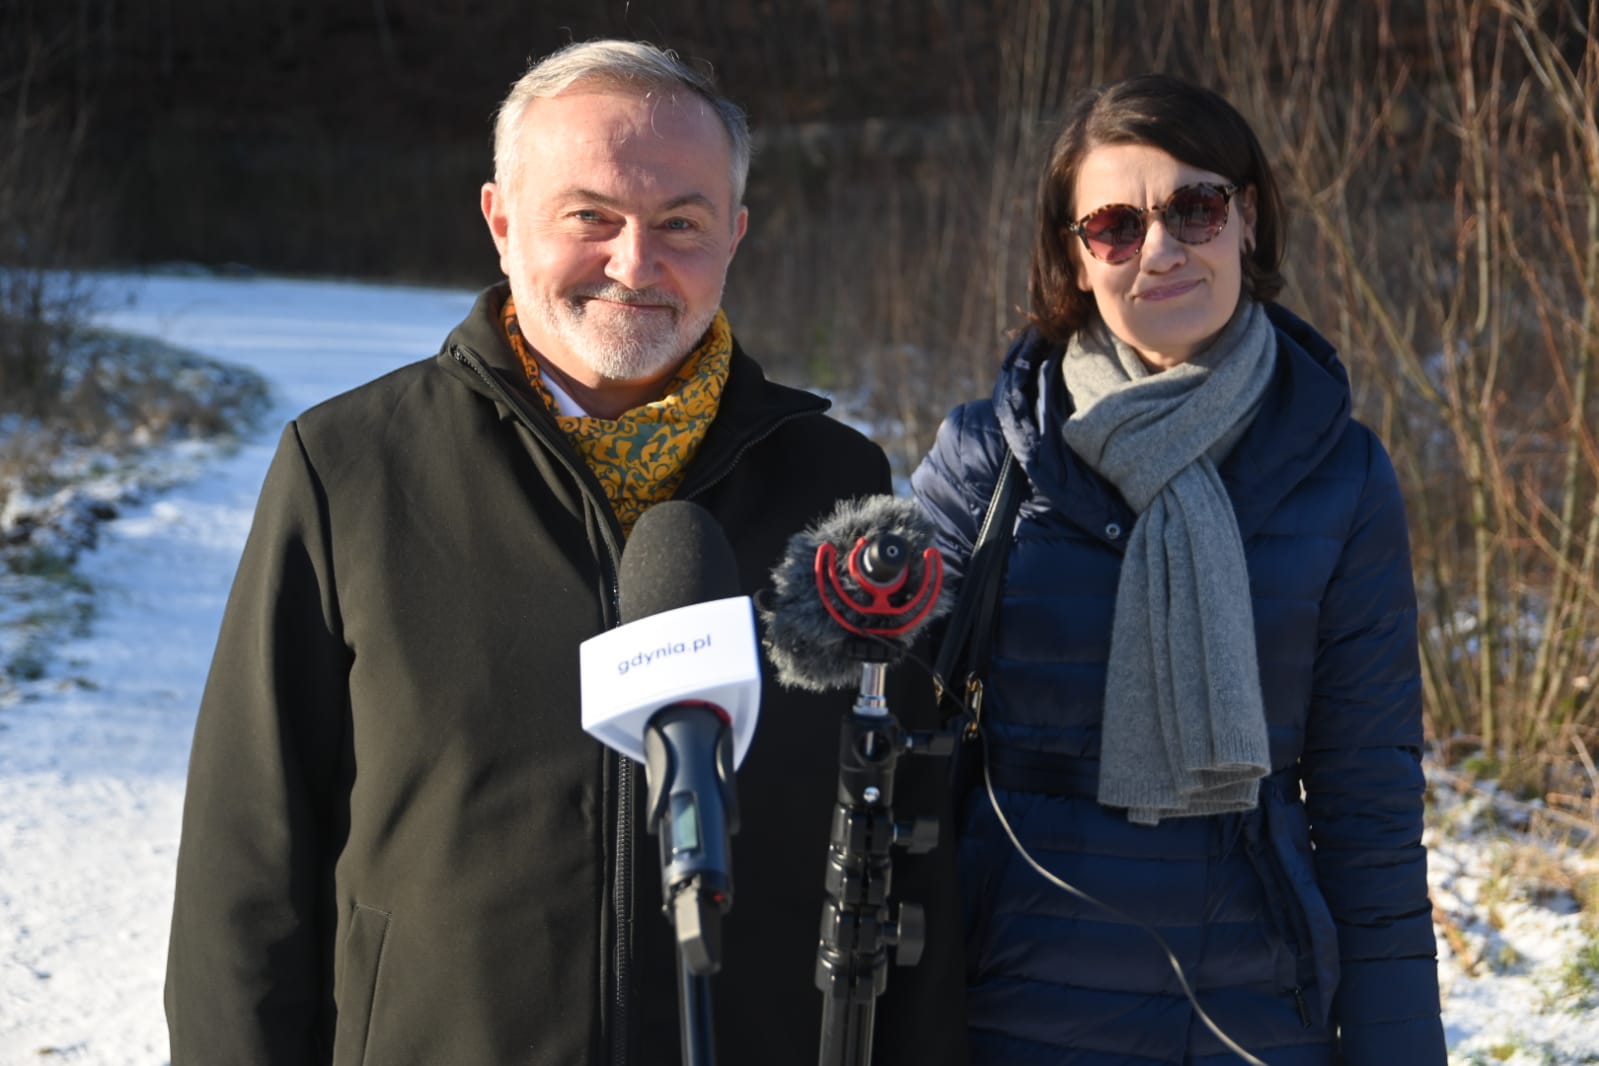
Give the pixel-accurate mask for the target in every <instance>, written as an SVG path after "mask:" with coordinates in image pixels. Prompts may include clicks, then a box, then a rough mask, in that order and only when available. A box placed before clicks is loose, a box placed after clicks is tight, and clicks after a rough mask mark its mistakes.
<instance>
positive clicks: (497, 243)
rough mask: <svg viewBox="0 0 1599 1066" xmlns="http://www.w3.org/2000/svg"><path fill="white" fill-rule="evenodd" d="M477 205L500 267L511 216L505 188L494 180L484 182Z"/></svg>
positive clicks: (507, 239) (502, 263) (505, 248)
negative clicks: (487, 228) (481, 211)
mask: <svg viewBox="0 0 1599 1066" xmlns="http://www.w3.org/2000/svg"><path fill="white" fill-rule="evenodd" d="M480 201H481V202H480V204H479V206H480V207H481V208H482V210H483V221H484V222H487V223H488V226H489V236H490V237H492V238H493V239H494V247H495V248H496V249H497V250H498V251H499V253H500V260H501V267H502V268H503V267H504V259H505V253H506V251H507V250H508V249H509V247H510V243H511V241H510V231H511V216H510V213H509V212H508V211H507V210H506V206H507V205H506V202H505V190H503V189H502V188H500V186H498V185H496V184H495V183H494V182H492V181H489V182H484V184H483V192H482V195H481V197H480Z"/></svg>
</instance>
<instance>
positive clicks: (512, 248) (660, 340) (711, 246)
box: [482, 83, 748, 392]
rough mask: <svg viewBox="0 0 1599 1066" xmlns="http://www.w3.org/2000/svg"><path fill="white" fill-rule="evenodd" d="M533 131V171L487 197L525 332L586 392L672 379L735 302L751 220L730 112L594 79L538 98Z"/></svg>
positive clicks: (523, 126)
mask: <svg viewBox="0 0 1599 1066" xmlns="http://www.w3.org/2000/svg"><path fill="white" fill-rule="evenodd" d="M519 136H520V138H521V142H520V143H521V148H522V152H521V159H522V167H521V172H520V173H519V174H515V175H510V176H507V175H501V176H502V177H505V178H506V184H504V185H495V184H489V185H485V186H484V187H483V204H482V206H483V216H484V218H485V219H486V220H487V221H488V224H489V231H490V233H491V234H492V235H493V237H494V244H495V247H496V248H498V249H499V252H500V267H501V269H502V270H504V271H505V274H506V276H507V277H509V278H510V279H511V293H512V295H513V296H514V297H515V299H516V306H517V316H518V319H519V325H520V327H521V330H522V333H523V335H524V336H525V337H526V339H527V341H528V343H529V344H531V345H532V347H533V349H534V350H535V351H536V352H537V353H538V354H539V357H540V359H541V361H542V362H546V363H548V364H552V365H553V366H554V368H555V369H556V370H557V371H558V372H559V373H561V374H563V375H565V376H566V377H567V378H568V379H570V380H571V381H573V382H575V383H577V384H579V385H581V386H583V387H585V388H589V389H595V390H599V391H600V392H604V391H605V390H606V389H607V387H609V386H614V385H616V384H619V383H626V384H627V385H630V386H633V387H635V388H636V387H637V386H640V385H648V384H656V383H661V384H664V381H665V379H666V378H668V377H669V376H670V375H671V374H672V373H673V372H674V371H675V370H676V369H677V367H678V366H679V365H681V363H682V361H683V359H684V358H685V357H686V356H687V355H688V354H689V353H690V352H691V351H693V350H694V347H695V345H696V344H697V343H698V342H699V339H700V337H701V336H703V335H704V333H705V330H706V329H707V327H709V325H710V322H711V319H712V318H714V317H715V315H716V310H717V308H718V307H720V306H721V302H722V285H723V283H724V281H725V280H726V278H727V267H728V264H729V263H730V262H731V261H732V259H733V252H734V251H735V250H736V249H737V248H738V242H739V240H740V239H741V238H742V237H743V236H744V228H745V225H746V224H747V221H748V213H747V212H746V211H745V210H744V209H743V208H742V207H740V208H738V209H737V210H736V211H735V207H734V204H733V202H732V200H733V188H732V148H731V145H730V143H729V140H728V135H727V132H726V130H725V129H724V128H723V126H722V124H721V121H720V120H719V119H718V118H717V117H716V114H715V113H714V112H713V111H712V110H711V109H710V108H709V107H708V106H707V105H706V104H705V103H704V102H703V101H702V100H700V99H699V97H697V96H695V95H694V94H692V93H690V92H688V91H686V90H685V91H684V92H683V93H682V94H680V95H678V96H676V97H666V98H664V99H663V98H661V97H659V96H651V97H643V96H639V95H636V94H632V93H629V92H628V91H626V90H625V89H618V88H612V87H608V86H607V87H598V86H594V87H585V86H584V85H582V84H581V83H580V84H578V85H576V86H574V87H573V88H571V89H569V90H567V91H566V92H564V93H562V94H561V95H559V96H555V97H551V98H549V99H544V100H534V101H533V102H532V103H530V104H529V105H528V107H527V110H526V111H525V112H523V115H522V120H521V123H520V128H519Z"/></svg>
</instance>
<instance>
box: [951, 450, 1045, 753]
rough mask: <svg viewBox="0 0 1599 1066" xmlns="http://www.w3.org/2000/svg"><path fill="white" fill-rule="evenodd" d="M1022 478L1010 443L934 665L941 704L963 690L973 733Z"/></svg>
mask: <svg viewBox="0 0 1599 1066" xmlns="http://www.w3.org/2000/svg"><path fill="white" fill-rule="evenodd" d="M1022 477H1023V475H1022V472H1021V465H1020V464H1019V463H1017V462H1016V456H1015V455H1014V454H1012V452H1011V450H1010V447H1009V446H1008V445H1007V446H1006V448H1005V458H1004V461H1003V462H1002V463H1001V464H1000V468H999V478H998V480H997V481H996V482H995V483H994V495H993V498H992V499H990V500H989V501H988V513H987V514H986V515H984V516H983V524H982V525H981V526H979V527H978V530H977V541H976V543H975V544H973V545H972V557H971V560H970V562H969V563H968V565H967V567H966V575H965V577H964V578H963V579H962V581H961V589H960V595H959V596H958V597H957V598H956V600H955V608H954V610H952V611H951V612H950V616H949V623H948V624H947V625H946V626H945V627H944V640H943V643H942V644H941V645H940V646H939V649H938V659H937V661H936V662H935V663H934V675H935V676H934V678H933V686H934V693H935V695H936V696H937V698H938V700H939V702H943V698H944V691H945V686H946V685H947V684H951V683H953V684H957V685H962V686H964V689H963V691H962V693H961V702H962V704H963V705H964V706H965V708H966V711H967V713H968V714H969V715H970V716H971V719H972V721H971V723H970V726H969V731H971V730H975V727H976V725H977V722H978V720H979V719H980V718H981V716H982V708H983V681H982V675H983V673H984V671H986V670H987V669H988V649H989V644H990V642H991V641H992V640H993V636H994V612H995V611H996V610H997V609H998V606H999V586H1000V578H1001V576H1002V575H1003V574H1004V573H1005V558H1006V556H1007V555H1008V554H1009V551H1010V541H1011V532H1012V530H1013V527H1014V526H1015V523H1016V512H1017V511H1018V510H1020V508H1021V501H1022V491H1021V489H1022Z"/></svg>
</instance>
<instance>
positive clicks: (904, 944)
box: [883, 903, 927, 966]
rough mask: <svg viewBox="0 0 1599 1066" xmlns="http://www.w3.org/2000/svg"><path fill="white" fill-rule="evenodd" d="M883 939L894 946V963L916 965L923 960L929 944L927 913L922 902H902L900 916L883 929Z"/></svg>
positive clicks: (897, 964)
mask: <svg viewBox="0 0 1599 1066" xmlns="http://www.w3.org/2000/svg"><path fill="white" fill-rule="evenodd" d="M883 939H884V940H886V941H888V942H889V943H890V944H892V945H893V946H894V965H896V966H915V965H916V964H917V963H918V962H921V961H922V948H924V947H926V946H927V915H926V913H925V912H924V911H923V910H922V908H921V905H920V904H916V903H901V904H900V905H899V918H898V920H897V921H896V922H895V923H894V924H893V925H891V926H889V927H888V928H886V929H884V930H883Z"/></svg>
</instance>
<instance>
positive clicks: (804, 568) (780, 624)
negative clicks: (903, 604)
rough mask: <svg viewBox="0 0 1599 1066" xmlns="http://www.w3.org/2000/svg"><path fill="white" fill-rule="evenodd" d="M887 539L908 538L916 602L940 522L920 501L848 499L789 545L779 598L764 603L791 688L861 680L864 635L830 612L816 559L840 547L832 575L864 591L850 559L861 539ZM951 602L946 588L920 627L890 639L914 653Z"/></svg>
mask: <svg viewBox="0 0 1599 1066" xmlns="http://www.w3.org/2000/svg"><path fill="white" fill-rule="evenodd" d="M885 534H891V535H893V536H895V537H898V538H900V539H901V540H903V541H904V545H905V547H906V548H907V549H908V554H909V560H908V561H909V567H910V571H909V574H908V580H907V582H906V586H905V587H906V590H907V596H908V595H910V594H911V593H913V592H914V591H915V590H917V589H919V588H921V587H922V586H923V583H924V582H925V581H926V580H927V577H928V575H927V571H926V566H925V564H924V562H923V558H922V553H923V552H924V550H926V549H927V548H929V547H931V546H932V544H933V527H932V523H931V522H929V521H928V519H927V517H926V515H924V514H923V513H922V510H921V508H920V507H918V506H917V504H916V502H915V501H914V500H908V499H903V498H901V497H896V496H888V495H881V496H862V497H859V498H857V499H853V500H844V501H842V502H841V503H839V504H838V506H837V507H836V508H835V509H834V510H833V513H832V514H830V515H828V516H827V517H825V518H823V519H821V520H820V521H818V522H816V523H815V524H813V525H811V526H810V527H808V528H806V529H804V530H802V531H801V532H799V533H796V534H795V535H794V536H793V537H791V538H790V539H789V542H788V548H787V550H786V551H785V552H784V554H783V558H782V559H780V560H779V561H778V563H777V565H776V566H775V567H773V568H772V590H771V591H772V594H771V595H770V596H765V597H762V598H761V599H758V600H757V604H756V606H757V608H758V610H759V611H760V615H761V620H762V621H763V622H764V623H765V624H766V635H765V638H764V639H765V644H766V650H767V654H768V655H769V656H770V658H771V660H772V665H773V666H774V667H776V670H777V679H778V681H779V682H781V683H782V684H783V685H784V686H786V687H789V688H800V689H810V690H812V691H826V690H828V689H836V688H849V687H851V686H853V685H854V684H856V683H857V682H858V681H859V679H860V661H859V660H858V659H857V658H856V657H854V655H853V654H852V651H851V647H852V645H854V644H855V643H856V642H857V640H858V637H857V636H856V635H855V634H854V633H852V632H850V631H849V630H848V629H846V628H845V627H844V626H842V625H840V624H839V622H838V620H837V619H835V618H834V617H833V616H832V615H831V614H830V613H829V611H828V609H827V606H826V603H825V602H824V600H823V597H822V593H821V592H820V591H819V590H818V589H817V587H816V555H817V551H818V549H820V548H821V547H822V546H823V545H832V546H833V548H834V550H835V552H836V555H835V557H834V562H833V567H832V569H833V572H834V574H835V576H836V577H837V579H838V583H839V585H840V586H841V587H843V588H844V589H845V590H846V591H848V592H850V593H851V594H855V593H859V592H860V591H861V588H860V585H859V583H858V582H857V581H855V579H854V578H853V577H852V576H851V575H850V574H849V573H848V570H847V566H848V556H849V553H850V551H851V550H852V549H853V548H854V547H855V545H856V542H857V541H859V540H860V539H861V538H863V537H865V538H868V539H871V538H875V537H881V536H883V535H885ZM951 603H952V599H951V597H950V594H949V590H948V589H943V590H941V591H940V593H939V595H938V598H937V599H936V600H935V601H934V603H933V605H932V607H931V608H930V609H929V610H928V611H927V613H926V614H925V615H924V616H923V617H922V618H921V619H920V620H919V622H917V624H916V626H915V628H913V629H910V630H907V631H906V632H904V633H901V634H899V635H897V636H894V637H890V638H886V639H888V640H890V641H891V642H892V643H893V644H895V645H898V646H899V647H901V648H909V647H910V645H911V644H912V642H913V641H914V639H915V636H916V631H917V630H919V629H920V628H921V626H923V625H926V624H927V623H928V622H930V621H932V620H934V619H936V618H938V617H940V616H942V615H944V614H945V613H947V612H948V611H949V608H950V606H951ZM833 605H834V607H835V609H838V610H839V611H840V613H841V614H843V615H844V616H845V619H846V621H848V622H849V623H851V624H852V625H859V626H862V627H865V628H869V629H871V628H875V627H876V626H878V625H879V624H881V620H880V619H877V618H873V617H868V616H865V615H861V614H860V613H859V612H856V611H853V610H851V609H850V608H849V607H848V605H846V604H843V603H840V602H836V601H835V602H834V604H833Z"/></svg>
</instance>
